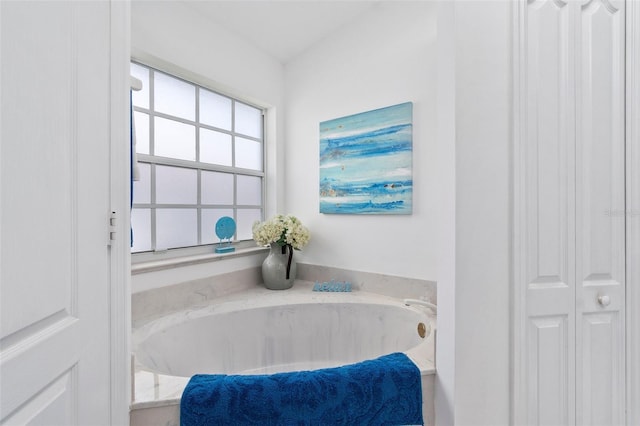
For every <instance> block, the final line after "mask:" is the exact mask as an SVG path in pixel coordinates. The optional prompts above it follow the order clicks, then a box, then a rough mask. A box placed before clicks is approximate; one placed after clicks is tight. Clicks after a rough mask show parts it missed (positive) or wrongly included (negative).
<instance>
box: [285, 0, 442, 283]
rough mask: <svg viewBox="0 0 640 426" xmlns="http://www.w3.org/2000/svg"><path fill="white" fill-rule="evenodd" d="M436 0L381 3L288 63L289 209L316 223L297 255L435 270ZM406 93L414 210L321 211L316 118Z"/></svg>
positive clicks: (341, 264)
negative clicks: (389, 212)
mask: <svg viewBox="0 0 640 426" xmlns="http://www.w3.org/2000/svg"><path fill="white" fill-rule="evenodd" d="M435 5H436V4H435V3H434V2H398V3H396V2H388V3H385V4H380V5H378V6H376V7H373V8H372V9H371V10H370V11H369V12H367V13H365V14H363V15H362V16H361V17H360V18H358V19H357V20H356V21H354V22H352V23H351V24H349V25H347V26H346V27H343V28H342V29H341V30H339V31H337V32H335V33H334V34H332V35H331V36H330V37H329V38H327V39H325V40H323V41H322V42H320V43H319V44H316V45H315V46H313V47H312V48H311V49H310V50H307V51H306V52H305V53H303V54H302V55H300V56H298V57H296V58H295V59H294V60H293V61H291V62H289V63H287V65H286V67H285V81H286V99H285V105H286V122H285V129H286V132H285V135H286V152H287V162H286V177H285V196H284V197H285V207H286V211H285V212H284V213H291V214H294V215H297V216H298V217H300V218H301V220H302V221H303V223H305V224H306V225H307V226H308V227H309V228H310V230H311V233H312V240H311V242H310V244H309V245H308V246H307V247H305V248H304V250H303V251H302V252H300V253H299V256H298V260H299V261H301V262H306V263H311V264H316V265H328V266H332V267H337V268H344V269H351V270H360V271H366V272H375V273H381V274H388V275H395V276H402V277H409V278H418V279H434V278H435V275H436V241H435V235H436V219H435V212H436V208H437V202H436V201H437V200H436V197H437V182H436V178H437V176H436V172H435V170H436V165H437V158H436V152H435V141H436V138H435V122H436V109H435V105H436V104H435V95H436V70H435V36H436V33H435V13H434V12H435ZM408 101H411V102H413V107H414V110H413V154H414V155H413V180H414V193H413V197H414V198H413V214H412V215H404V216H400V215H398V216H394V215H370V216H367V215H329V214H320V213H319V195H318V193H319V172H318V165H319V123H320V122H322V121H325V120H329V119H333V118H338V117H342V116H346V115H351V114H355V113H359V112H364V111H369V110H372V109H377V108H381V107H386V106H391V105H395V104H399V103H402V102H408ZM297 254H298V253H297Z"/></svg>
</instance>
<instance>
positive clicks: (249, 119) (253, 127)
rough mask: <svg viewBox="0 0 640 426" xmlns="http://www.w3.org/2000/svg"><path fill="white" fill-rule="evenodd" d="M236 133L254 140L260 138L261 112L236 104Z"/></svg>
mask: <svg viewBox="0 0 640 426" xmlns="http://www.w3.org/2000/svg"><path fill="white" fill-rule="evenodd" d="M235 105H236V106H235V110H236V116H235V120H236V128H235V131H236V133H242V134H243V135H247V136H252V137H254V138H261V137H262V111H261V110H259V109H258V108H254V107H252V106H249V105H245V104H241V103H240V102H236V104H235Z"/></svg>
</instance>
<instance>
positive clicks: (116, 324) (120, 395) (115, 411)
mask: <svg viewBox="0 0 640 426" xmlns="http://www.w3.org/2000/svg"><path fill="white" fill-rule="evenodd" d="M110 11H111V28H110V31H111V35H110V37H111V53H110V54H111V61H110V63H111V105H110V113H111V159H110V161H111V165H110V173H111V177H110V185H111V203H110V205H111V210H112V211H115V212H116V215H117V222H116V223H115V231H116V235H117V237H116V239H115V240H114V241H112V242H111V249H110V250H111V251H110V271H109V272H110V277H109V284H110V286H109V288H110V289H109V291H110V294H109V297H110V329H111V336H110V340H111V341H110V351H111V372H110V373H111V374H110V376H111V383H110V384H111V389H110V394H111V407H110V408H111V424H113V425H128V424H129V405H130V403H131V362H130V352H131V349H130V346H129V341H130V340H131V271H130V264H131V260H130V249H129V244H130V238H129V234H130V230H129V226H130V225H129V223H130V212H129V182H130V159H129V156H130V149H129V138H130V136H129V135H130V133H129V129H130V122H129V104H130V102H129V89H130V85H131V80H130V75H129V56H130V45H131V33H130V31H131V16H130V13H131V3H130V0H111V1H110ZM106 216H107V217H108V215H106Z"/></svg>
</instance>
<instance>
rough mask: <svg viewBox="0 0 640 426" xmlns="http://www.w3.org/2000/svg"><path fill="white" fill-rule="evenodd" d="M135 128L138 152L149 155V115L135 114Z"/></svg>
mask: <svg viewBox="0 0 640 426" xmlns="http://www.w3.org/2000/svg"><path fill="white" fill-rule="evenodd" d="M133 126H134V129H135V131H136V152H137V153H138V154H148V153H149V114H145V113H144V112H134V113H133Z"/></svg>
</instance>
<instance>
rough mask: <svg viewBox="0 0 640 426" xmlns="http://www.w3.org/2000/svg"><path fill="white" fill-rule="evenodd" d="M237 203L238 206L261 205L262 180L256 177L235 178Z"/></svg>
mask: <svg viewBox="0 0 640 426" xmlns="http://www.w3.org/2000/svg"><path fill="white" fill-rule="evenodd" d="M237 185H238V191H237V194H236V197H237V200H238V201H237V202H238V204H240V205H254V206H255V205H261V204H262V179H261V178H259V177H256V176H242V175H238V176H237Z"/></svg>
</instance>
